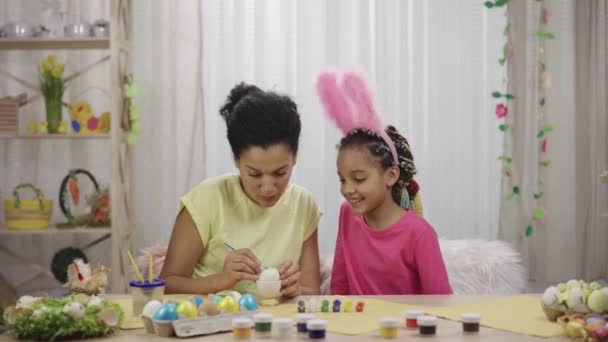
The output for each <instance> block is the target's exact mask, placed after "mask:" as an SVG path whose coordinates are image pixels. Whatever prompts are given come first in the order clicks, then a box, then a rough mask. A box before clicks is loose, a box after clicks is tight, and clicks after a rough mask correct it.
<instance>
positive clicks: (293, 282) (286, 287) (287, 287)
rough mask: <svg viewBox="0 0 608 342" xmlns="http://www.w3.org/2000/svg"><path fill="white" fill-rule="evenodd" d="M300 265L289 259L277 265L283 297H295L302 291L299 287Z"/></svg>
mask: <svg viewBox="0 0 608 342" xmlns="http://www.w3.org/2000/svg"><path fill="white" fill-rule="evenodd" d="M301 274H302V272H301V271H300V265H298V264H296V263H294V262H293V261H291V260H287V261H286V262H284V263H283V264H282V265H281V267H279V277H280V279H281V294H282V295H283V296H285V297H296V296H299V295H300V294H301V293H302V289H301V287H300V275H301Z"/></svg>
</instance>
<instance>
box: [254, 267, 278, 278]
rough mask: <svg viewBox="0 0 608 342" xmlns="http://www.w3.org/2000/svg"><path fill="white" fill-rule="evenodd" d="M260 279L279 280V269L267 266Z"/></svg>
mask: <svg viewBox="0 0 608 342" xmlns="http://www.w3.org/2000/svg"><path fill="white" fill-rule="evenodd" d="M259 280H260V281H278V280H279V271H278V270H277V269H276V268H267V269H265V270H264V271H263V272H262V274H260V278H259Z"/></svg>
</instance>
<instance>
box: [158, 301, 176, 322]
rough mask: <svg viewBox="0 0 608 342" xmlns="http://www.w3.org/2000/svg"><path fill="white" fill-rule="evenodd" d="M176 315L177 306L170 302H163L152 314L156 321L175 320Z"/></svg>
mask: <svg viewBox="0 0 608 342" xmlns="http://www.w3.org/2000/svg"><path fill="white" fill-rule="evenodd" d="M177 317H178V315H177V308H176V307H175V304H171V303H169V304H163V306H161V307H160V309H158V311H156V314H155V315H154V319H155V320H157V321H175V320H176V319H177Z"/></svg>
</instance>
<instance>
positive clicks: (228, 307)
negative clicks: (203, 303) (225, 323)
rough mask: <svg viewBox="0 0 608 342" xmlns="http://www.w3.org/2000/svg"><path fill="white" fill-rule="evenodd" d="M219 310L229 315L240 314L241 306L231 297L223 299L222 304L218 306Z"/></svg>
mask: <svg viewBox="0 0 608 342" xmlns="http://www.w3.org/2000/svg"><path fill="white" fill-rule="evenodd" d="M217 309H218V310H220V311H225V312H229V313H235V312H239V304H238V303H237V302H236V300H234V298H232V297H230V296H226V297H224V298H222V300H221V301H220V303H219V304H218V305H217Z"/></svg>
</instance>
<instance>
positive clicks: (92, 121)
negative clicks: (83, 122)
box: [87, 116, 99, 131]
mask: <svg viewBox="0 0 608 342" xmlns="http://www.w3.org/2000/svg"><path fill="white" fill-rule="evenodd" d="M98 123H99V120H98V119H97V118H96V117H94V116H92V117H91V118H89V120H87V129H88V130H89V131H94V130H96V129H97V125H98Z"/></svg>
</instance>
